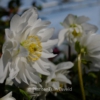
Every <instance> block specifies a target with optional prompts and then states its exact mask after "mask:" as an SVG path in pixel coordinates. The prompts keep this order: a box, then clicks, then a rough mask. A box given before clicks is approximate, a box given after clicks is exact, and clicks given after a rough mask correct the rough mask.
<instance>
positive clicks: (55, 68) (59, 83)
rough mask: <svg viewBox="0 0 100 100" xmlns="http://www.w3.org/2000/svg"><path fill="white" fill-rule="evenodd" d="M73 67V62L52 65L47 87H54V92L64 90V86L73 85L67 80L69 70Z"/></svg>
mask: <svg viewBox="0 0 100 100" xmlns="http://www.w3.org/2000/svg"><path fill="white" fill-rule="evenodd" d="M72 67H73V63H71V62H63V63H60V64H58V65H54V64H52V63H51V74H50V75H49V76H48V77H47V80H46V86H47V87H52V88H53V89H54V90H57V89H60V88H62V87H63V86H64V85H66V83H67V84H71V81H70V80H69V79H68V78H67V74H68V73H69V71H68V69H70V68H72Z"/></svg>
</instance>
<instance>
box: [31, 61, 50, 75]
mask: <svg viewBox="0 0 100 100" xmlns="http://www.w3.org/2000/svg"><path fill="white" fill-rule="evenodd" d="M33 68H34V69H35V70H36V71H37V72H38V73H41V74H43V75H49V74H50V73H49V72H48V71H47V70H46V69H45V68H43V67H42V66H41V65H40V64H39V63H37V62H35V63H34V65H33Z"/></svg>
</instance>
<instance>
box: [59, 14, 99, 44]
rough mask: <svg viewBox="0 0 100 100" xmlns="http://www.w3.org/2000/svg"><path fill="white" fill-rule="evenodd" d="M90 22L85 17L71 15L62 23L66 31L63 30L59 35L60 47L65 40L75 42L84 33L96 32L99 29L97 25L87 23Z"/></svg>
mask: <svg viewBox="0 0 100 100" xmlns="http://www.w3.org/2000/svg"><path fill="white" fill-rule="evenodd" d="M88 20H89V18H88V17H85V16H79V17H77V16H75V15H72V14H69V15H68V16H67V17H66V18H65V19H64V21H63V23H62V25H63V26H64V29H62V30H61V31H60V33H59V43H58V45H60V44H61V43H62V42H63V41H64V39H65V38H67V40H68V41H69V42H72V41H73V42H74V41H76V40H77V38H79V37H81V35H82V34H83V33H84V32H89V31H93V32H96V31H97V29H98V28H97V27H96V26H95V25H91V24H89V23H86V22H87V21H88Z"/></svg>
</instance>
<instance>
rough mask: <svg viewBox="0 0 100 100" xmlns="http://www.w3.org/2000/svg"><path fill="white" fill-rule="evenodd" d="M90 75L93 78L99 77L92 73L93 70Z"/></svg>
mask: <svg viewBox="0 0 100 100" xmlns="http://www.w3.org/2000/svg"><path fill="white" fill-rule="evenodd" d="M88 75H89V76H92V77H93V78H97V76H96V75H95V73H92V72H91V73H89V74H88Z"/></svg>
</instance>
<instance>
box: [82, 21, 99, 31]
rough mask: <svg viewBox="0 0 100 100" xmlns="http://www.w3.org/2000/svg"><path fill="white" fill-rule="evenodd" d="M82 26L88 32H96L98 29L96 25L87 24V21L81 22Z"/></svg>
mask: <svg viewBox="0 0 100 100" xmlns="http://www.w3.org/2000/svg"><path fill="white" fill-rule="evenodd" d="M82 27H83V29H84V30H85V31H86V32H89V31H92V32H96V31H97V30H98V28H97V26H95V25H92V24H89V23H84V24H82Z"/></svg>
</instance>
